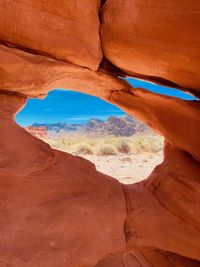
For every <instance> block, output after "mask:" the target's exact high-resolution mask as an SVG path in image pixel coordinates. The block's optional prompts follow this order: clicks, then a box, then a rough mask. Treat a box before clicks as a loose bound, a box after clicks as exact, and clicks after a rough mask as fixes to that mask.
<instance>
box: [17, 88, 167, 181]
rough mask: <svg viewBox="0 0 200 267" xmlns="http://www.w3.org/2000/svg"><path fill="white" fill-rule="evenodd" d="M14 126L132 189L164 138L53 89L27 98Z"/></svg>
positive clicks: (117, 112) (90, 100) (97, 103)
mask: <svg viewBox="0 0 200 267" xmlns="http://www.w3.org/2000/svg"><path fill="white" fill-rule="evenodd" d="M16 122H17V123H18V124H19V125H21V126H22V127H24V128H25V129H26V130H27V131H28V132H30V133H31V134H32V135H34V136H35V137H37V138H39V139H42V140H43V141H45V142H46V143H48V144H49V145H50V146H51V147H52V148H54V149H57V150H60V151H63V152H68V153H71V154H73V155H78V156H81V157H84V158H86V159H87V160H89V161H91V162H93V163H94V164H95V166H96V168H97V170H99V171H100V172H102V173H104V174H107V175H109V176H111V177H113V178H116V179H118V180H119V181H120V182H122V183H125V184H131V183H135V182H139V181H141V180H143V179H146V177H148V176H149V175H150V173H151V172H152V170H153V169H154V168H155V167H156V166H157V165H158V164H160V163H161V162H162V160H163V138H162V137H161V136H159V135H157V134H156V133H154V132H153V131H152V130H151V129H150V128H149V127H147V126H146V125H145V124H143V123H141V122H139V121H138V120H136V119H134V118H132V117H131V116H129V115H128V114H126V113H125V112H123V111H122V110H121V109H119V108H118V107H116V106H115V105H111V104H110V103H108V102H105V101H103V100H101V99H99V98H97V97H93V96H90V95H86V94H83V93H78V92H75V91H67V90H61V89H57V90H54V91H51V92H50V93H49V94H48V96H47V97H46V98H45V99H43V100H41V99H29V100H28V102H27V104H26V106H25V107H24V109H23V110H21V112H20V113H18V114H17V116H16Z"/></svg>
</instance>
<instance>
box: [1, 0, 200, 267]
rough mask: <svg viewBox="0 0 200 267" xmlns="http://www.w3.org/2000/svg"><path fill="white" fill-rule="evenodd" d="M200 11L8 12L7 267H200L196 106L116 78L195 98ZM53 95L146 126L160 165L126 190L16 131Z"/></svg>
mask: <svg viewBox="0 0 200 267" xmlns="http://www.w3.org/2000/svg"><path fill="white" fill-rule="evenodd" d="M104 2H105V3H104ZM77 3H78V5H77ZM122 3H123V4H122ZM102 4H104V5H103V6H102ZM98 8H100V9H101V10H99V9H98ZM199 9H200V6H199V2H198V1H196V0H192V1H191V2H190V5H189V6H188V2H187V0H184V1H182V3H181V5H180V4H177V2H176V1H174V0H170V1H168V2H167V3H166V1H161V2H159V4H158V3H157V2H155V1H153V0H151V1H146V0H143V1H139V0H126V1H123V2H122V1H120V0H117V1H116V0H115V1H114V0H107V1H102V2H101V3H100V1H98V0H97V1H93V0H84V1H81V3H80V1H73V3H71V2H69V3H67V2H66V1H63V0H59V1H57V2H56V3H55V2H54V1H53V0H50V1H45V0H44V1H39V0H36V1H27V0H21V1H15V2H13V1H11V0H3V1H2V2H1V3H0V14H1V15H0V22H1V23H0V25H1V26H0V27H1V31H0V40H1V42H0V43H1V45H0V88H1V89H0V127H1V131H0V178H1V179H0V183H1V186H0V207H1V209H0V226H1V227H0V231H1V235H0V236H1V237H0V266H2V267H8V266H9V267H10V266H11V267H35V266H37V267H55V266H59V267H60V266H61V267H68V266H72V267H94V266H98V267H108V266H109V267H124V266H125V267H141V266H142V267H152V266H153V267H161V266H162V267H171V266H172V267H197V266H200V186H199V176H200V163H199V159H200V154H199V147H200V144H199V135H200V127H199V125H200V124H199V117H200V116H199V115H200V114H199V110H200V106H199V101H190V102H188V101H184V100H180V99H176V98H173V97H166V96H160V95H156V94H154V93H150V92H147V91H146V90H144V89H133V88H132V87H131V86H130V85H129V84H128V83H127V82H125V81H123V80H120V79H118V78H117V75H118V74H120V75H123V76H129V75H131V76H137V77H143V78H145V79H147V80H148V79H149V80H154V81H156V82H159V83H163V84H168V85H171V83H174V84H177V87H182V89H183V90H187V91H189V92H191V93H193V94H194V95H197V96H198V95H199V91H200V90H199V88H200V86H199V85H200V80H199V62H200V61H199V43H200V37H199V36H200V35H199V32H200V31H199V25H200V23H199V18H200V16H199V15H198V14H199ZM74 10H76V12H74ZM152 10H153V12H154V14H153V15H152ZM99 13H100V14H101V25H100V21H99ZM18 14H20V15H18ZM8 17H12V19H10V20H9V21H8ZM183 17H184V19H183ZM30 18H31V19H30ZM50 21H51V22H56V23H54V24H53V23H52V24H50V23H49V22H50ZM13 25H14V26H15V27H13ZM130 25H131V29H130ZM174 25H176V27H174ZM100 26H101V27H100ZM99 27H100V28H101V32H100V34H99ZM130 30H131V32H130ZM165 32H170V34H164V33H165ZM178 37H179V38H178ZM186 40H187V41H186ZM80 41H81V42H80ZM52 43H53V46H52ZM8 44H9V46H8ZM101 48H102V49H101ZM102 51H103V56H104V60H103V61H102V62H101V60H102ZM109 61H110V62H109ZM100 63H101V64H100ZM112 64H113V65H112ZM99 66H101V67H99ZM56 87H62V88H70V89H73V90H76V91H80V92H84V93H87V94H91V95H95V96H97V97H100V98H102V99H104V100H106V101H109V102H111V103H113V104H115V105H117V106H119V107H121V108H122V109H123V110H125V111H126V112H128V113H129V114H130V115H132V116H135V117H137V118H138V119H139V120H142V121H143V122H145V123H147V124H148V125H149V126H150V127H152V128H153V129H154V130H155V131H157V132H159V133H160V134H162V135H163V136H164V137H165V140H166V144H165V151H164V161H163V163H162V164H160V165H159V166H157V167H156V168H155V169H154V171H153V172H152V174H151V175H150V176H149V177H148V179H146V180H145V181H143V182H141V183H138V184H134V185H129V186H124V185H121V184H119V183H118V182H117V181H116V180H114V179H112V178H111V177H108V176H106V175H104V174H101V173H99V172H97V171H96V169H95V166H94V165H93V164H91V163H90V162H88V161H86V160H84V159H82V158H80V157H74V156H72V155H70V154H66V153H62V152H59V151H56V150H52V149H51V148H50V147H49V146H48V145H47V144H45V143H44V142H42V141H40V140H38V139H36V138H34V137H33V136H31V135H30V134H29V133H27V132H26V131H24V130H23V129H22V128H20V127H19V126H18V125H17V124H16V123H15V122H14V120H13V116H14V114H15V113H16V112H17V111H19V110H20V108H22V107H23V106H24V105H25V103H26V100H27V97H30V96H32V97H44V96H45V95H46V94H47V93H48V92H49V91H50V90H52V89H53V88H56Z"/></svg>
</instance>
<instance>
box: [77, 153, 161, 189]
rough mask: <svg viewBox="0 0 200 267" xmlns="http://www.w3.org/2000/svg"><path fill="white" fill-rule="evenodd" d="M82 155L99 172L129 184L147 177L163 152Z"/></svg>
mask: <svg viewBox="0 0 200 267" xmlns="http://www.w3.org/2000/svg"><path fill="white" fill-rule="evenodd" d="M82 157H84V158H86V159H88V160H90V161H91V162H93V163H94V164H95V165H96V168H97V170H99V171H100V172H102V173H105V174H107V175H109V176H112V177H114V178H116V179H117V180H119V181H120V182H121V183H124V184H131V183H136V182H139V181H141V180H143V179H145V178H147V177H148V176H149V174H150V173H151V172H152V170H153V169H154V168H155V167H156V166H157V165H158V164H160V163H161V162H162V160H163V152H162V151H159V152H156V153H142V154H137V155H133V154H132V155H116V156H94V155H83V156H82Z"/></svg>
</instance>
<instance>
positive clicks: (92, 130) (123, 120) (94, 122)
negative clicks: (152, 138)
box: [27, 115, 150, 136]
mask: <svg viewBox="0 0 200 267" xmlns="http://www.w3.org/2000/svg"><path fill="white" fill-rule="evenodd" d="M27 129H31V131H34V129H35V130H36V131H38V130H39V129H41V130H42V131H47V133H48V135H51V134H56V133H63V132H66V133H81V134H88V135H114V136H132V135H133V134H135V133H141V132H146V131H150V130H149V128H148V127H147V126H146V125H144V124H142V123H140V122H138V121H136V120H134V119H133V118H132V117H130V116H128V115H125V116H123V117H114V116H112V117H109V118H108V119H107V120H106V121H102V120H99V119H95V118H94V119H91V120H89V121H88V122H87V123H84V124H69V123H61V122H59V123H52V124H49V123H34V124H33V125H31V126H29V127H27Z"/></svg>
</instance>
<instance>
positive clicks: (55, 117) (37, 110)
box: [16, 79, 195, 126]
mask: <svg viewBox="0 0 200 267" xmlns="http://www.w3.org/2000/svg"><path fill="white" fill-rule="evenodd" d="M127 80H128V82H129V83H130V84H131V85H132V86H133V87H135V88H137V87H142V88H145V89H147V90H150V91H152V92H155V93H158V94H163V95H170V96H173V97H177V98H181V99H185V100H194V99H195V98H194V97H193V96H191V95H189V94H186V93H184V92H182V91H180V90H177V89H172V88H168V87H164V86H159V85H155V84H153V83H149V82H144V81H141V80H136V79H127ZM124 114H125V113H124V112H123V111H122V110H120V109H119V108H118V107H116V106H114V105H111V104H109V103H107V102H105V101H103V100H101V99H99V98H97V97H94V96H90V95H86V94H81V93H78V92H74V91H69V90H61V89H57V90H54V91H51V92H50V93H49V94H48V96H47V97H46V98H45V99H43V100H41V99H29V100H28V102H27V104H26V106H25V107H24V109H23V110H22V111H21V112H20V113H19V114H17V116H16V121H17V123H19V124H20V125H21V126H27V125H31V124H33V123H34V122H38V123H57V122H66V123H85V122H87V121H88V120H90V119H91V118H97V119H101V120H106V119H107V118H108V117H109V116H123V115H124Z"/></svg>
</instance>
